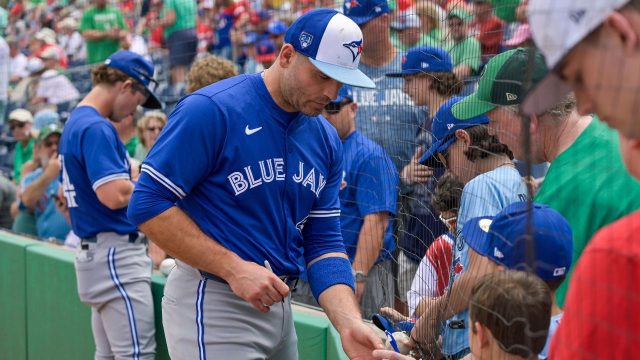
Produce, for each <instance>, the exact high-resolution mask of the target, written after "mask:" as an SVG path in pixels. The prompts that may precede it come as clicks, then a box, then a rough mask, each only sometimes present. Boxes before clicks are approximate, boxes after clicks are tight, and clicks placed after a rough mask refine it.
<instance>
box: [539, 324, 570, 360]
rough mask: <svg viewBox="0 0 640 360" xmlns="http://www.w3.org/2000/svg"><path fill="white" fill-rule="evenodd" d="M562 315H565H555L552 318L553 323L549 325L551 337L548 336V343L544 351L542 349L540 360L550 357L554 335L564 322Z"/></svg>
mask: <svg viewBox="0 0 640 360" xmlns="http://www.w3.org/2000/svg"><path fill="white" fill-rule="evenodd" d="M562 314H564V313H560V314H558V315H553V316H552V317H551V323H550V324H549V335H547V343H546V344H544V349H542V352H540V354H538V359H540V360H546V359H547V357H548V356H549V347H550V346H551V339H552V338H553V335H554V334H555V333H556V330H558V326H560V321H561V320H562Z"/></svg>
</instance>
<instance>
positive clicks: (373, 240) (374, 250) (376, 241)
mask: <svg viewBox="0 0 640 360" xmlns="http://www.w3.org/2000/svg"><path fill="white" fill-rule="evenodd" d="M388 223H389V222H388V215H387V213H386V212H379V213H373V214H369V215H367V216H365V217H364V222H363V223H362V227H361V228H360V234H359V235H358V246H357V248H356V255H355V257H354V260H353V269H354V270H356V271H362V272H364V273H365V274H366V273H368V272H369V270H371V268H372V267H373V265H374V264H375V262H376V259H377V258H378V256H379V255H380V250H381V249H382V245H383V242H384V234H385V231H386V229H387V225H388Z"/></svg>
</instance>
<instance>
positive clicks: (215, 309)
mask: <svg viewBox="0 0 640 360" xmlns="http://www.w3.org/2000/svg"><path fill="white" fill-rule="evenodd" d="M285 43H286V44H285V45H284V46H283V47H282V48H281V50H280V53H279V56H278V58H277V59H276V61H275V63H274V65H273V66H272V67H270V68H269V69H267V70H266V71H265V72H264V73H262V74H255V75H249V76H247V75H241V76H236V77H233V78H230V79H227V80H223V81H220V82H218V83H216V84H213V85H210V86H207V87H205V88H203V89H200V90H198V91H196V92H195V93H192V94H190V95H189V96H187V97H185V98H183V99H182V100H181V101H180V102H179V103H178V105H177V106H176V109H175V110H174V112H173V113H172V114H171V117H170V119H169V122H168V124H167V126H166V127H165V129H164V131H163V133H162V134H161V135H160V137H159V139H158V141H157V142H156V144H155V145H154V147H153V148H152V149H151V152H150V153H149V155H148V156H147V158H146V159H145V162H144V163H143V164H142V173H141V175H140V181H139V182H138V184H137V185H136V188H135V191H134V193H133V196H132V199H131V205H130V206H129V213H128V214H129V218H130V219H131V220H132V221H133V222H135V223H137V224H140V228H141V229H142V230H143V231H144V232H145V233H146V234H148V235H149V237H150V238H151V239H153V241H154V242H155V243H157V244H158V245H159V246H161V247H162V248H164V249H165V250H166V251H167V253H169V254H170V255H172V256H175V257H176V258H177V259H178V260H177V261H176V262H177V265H178V266H177V268H176V269H174V270H173V271H172V272H171V274H170V276H169V278H168V280H167V284H166V287H165V293H164V298H163V306H162V309H163V323H164V328H165V335H166V338H167V344H168V347H169V353H170V355H171V358H172V359H174V360H175V359H178V360H180V359H198V358H199V359H205V358H207V357H209V358H216V359H297V357H298V354H297V349H296V342H297V340H296V334H295V329H294V326H293V320H292V312H291V306H290V296H289V293H290V290H289V286H287V285H288V284H289V283H290V282H291V280H293V279H295V278H297V277H298V276H299V273H300V271H301V267H300V266H299V265H298V262H297V259H298V257H299V256H300V255H301V254H302V252H303V251H304V257H305V261H306V263H307V274H308V277H309V283H310V286H311V290H312V292H313V294H314V296H315V297H316V299H318V301H319V303H320V305H321V306H322V307H323V308H324V309H325V311H326V313H327V316H328V317H329V319H330V320H331V321H332V323H333V324H334V325H335V327H336V329H337V330H338V332H339V333H340V335H341V338H342V344H343V348H344V350H345V352H346V353H347V355H348V356H349V357H351V358H358V359H366V358H370V357H371V351H372V350H373V349H374V348H377V347H381V346H382V343H381V341H380V339H379V338H378V337H377V336H376V335H375V333H374V332H373V331H372V330H371V328H370V327H368V326H367V325H365V324H364V323H363V322H362V321H361V317H360V310H359V308H358V305H357V302H356V299H355V296H354V290H353V288H354V278H353V275H352V272H351V263H350V262H349V259H348V257H347V255H346V252H345V247H344V244H343V240H342V235H341V232H340V203H339V199H338V192H339V190H340V184H341V182H342V164H343V161H342V147H341V144H340V139H339V137H338V135H337V134H336V131H335V129H334V128H333V127H332V126H331V125H330V124H329V123H328V122H327V121H326V120H325V119H323V118H321V117H318V116H317V115H319V114H320V112H321V111H322V109H323V108H324V107H325V106H326V105H327V104H328V103H329V102H330V101H331V100H332V99H335V98H336V96H337V94H338V90H339V89H340V87H341V83H347V84H350V85H355V86H368V87H371V86H374V84H373V82H372V81H371V80H370V79H369V78H368V77H366V76H365V75H364V74H363V73H361V72H360V71H359V70H358V68H357V67H358V63H359V60H360V54H361V52H362V33H361V31H360V29H359V28H358V26H357V25H356V24H355V23H354V22H352V21H351V20H349V19H348V18H347V17H345V16H344V15H342V14H340V13H338V12H337V11H334V10H329V9H319V10H314V11H310V12H308V13H306V14H305V15H303V16H301V17H300V18H298V19H297V20H296V22H295V23H294V24H292V26H291V27H290V28H289V30H288V31H287V33H286V36H285ZM194 305H195V306H194Z"/></svg>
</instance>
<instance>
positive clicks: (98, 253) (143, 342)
mask: <svg viewBox="0 0 640 360" xmlns="http://www.w3.org/2000/svg"><path fill="white" fill-rule="evenodd" d="M75 267H76V276H77V281H78V295H79V296H80V300H81V301H82V302H83V303H85V304H87V305H89V306H91V327H92V329H93V337H94V340H95V343H96V352H95V359H96V360H108V359H109V360H112V359H116V360H120V359H135V360H138V359H142V360H147V359H154V357H155V348H156V342H155V323H154V316H153V298H152V296H151V271H152V264H151V259H150V258H149V256H148V255H147V247H146V244H144V243H141V241H140V240H137V241H136V242H133V243H130V242H129V236H127V235H118V234H116V233H100V234H98V236H97V241H96V242H95V243H86V242H83V247H81V248H80V250H79V251H78V252H77V254H76V261H75Z"/></svg>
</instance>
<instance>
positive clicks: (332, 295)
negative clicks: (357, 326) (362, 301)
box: [318, 284, 362, 332]
mask: <svg viewBox="0 0 640 360" xmlns="http://www.w3.org/2000/svg"><path fill="white" fill-rule="evenodd" d="M318 303H320V306H322V308H323V309H324V311H325V313H326V314H327V317H329V320H330V321H331V323H332V324H333V326H334V327H335V328H336V330H338V332H341V331H342V330H344V329H345V328H347V327H349V325H350V324H353V322H354V321H358V322H359V321H362V316H361V315H360V308H359V307H358V302H357V301H356V297H355V294H354V293H353V289H351V288H350V287H349V286H347V285H342V284H339V285H334V286H332V287H330V288H328V289H327V290H325V291H323V292H322V294H320V298H319V299H318Z"/></svg>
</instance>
